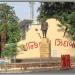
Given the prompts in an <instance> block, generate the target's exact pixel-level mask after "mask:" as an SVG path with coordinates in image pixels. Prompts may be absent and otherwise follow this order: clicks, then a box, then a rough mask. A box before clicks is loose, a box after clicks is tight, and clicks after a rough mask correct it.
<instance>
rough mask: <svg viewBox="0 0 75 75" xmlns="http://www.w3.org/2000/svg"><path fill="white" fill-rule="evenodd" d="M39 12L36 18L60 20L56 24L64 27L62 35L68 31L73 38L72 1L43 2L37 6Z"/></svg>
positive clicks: (73, 5) (74, 17) (73, 6)
mask: <svg viewBox="0 0 75 75" xmlns="http://www.w3.org/2000/svg"><path fill="white" fill-rule="evenodd" d="M38 11H39V12H40V14H39V16H38V20H39V21H41V19H45V20H47V19H48V18H56V19H57V20H59V21H60V22H61V25H58V26H59V27H61V28H64V27H65V29H64V36H65V34H66V33H68V35H69V37H70V38H71V39H72V40H75V25H74V24H75V22H74V20H75V3H74V2H43V3H41V6H40V7H39V9H38Z"/></svg>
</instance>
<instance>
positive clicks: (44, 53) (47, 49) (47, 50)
mask: <svg viewBox="0 0 75 75" xmlns="http://www.w3.org/2000/svg"><path fill="white" fill-rule="evenodd" d="M50 56H51V44H50V41H49V39H48V38H42V39H41V44H40V58H50Z"/></svg>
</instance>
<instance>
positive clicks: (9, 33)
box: [0, 3, 20, 57]
mask: <svg viewBox="0 0 75 75" xmlns="http://www.w3.org/2000/svg"><path fill="white" fill-rule="evenodd" d="M18 20H19V19H18V17H17V16H16V14H15V11H14V10H13V7H11V6H9V5H7V4H6V3H3V4H0V32H1V33H2V34H3V33H4V35H5V37H6V38H5V40H6V42H5V44H4V47H5V45H6V44H8V46H7V47H6V48H4V50H2V51H3V52H2V53H3V54H2V55H3V56H7V57H10V56H12V55H13V53H14V52H16V51H15V50H17V49H16V47H17V46H16V45H15V44H17V42H18V41H19V40H20V30H19V27H18ZM12 43H13V44H12Z"/></svg>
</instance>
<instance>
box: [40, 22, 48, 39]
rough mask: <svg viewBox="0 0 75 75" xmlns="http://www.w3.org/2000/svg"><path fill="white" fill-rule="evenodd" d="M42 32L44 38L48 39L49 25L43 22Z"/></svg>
mask: <svg viewBox="0 0 75 75" xmlns="http://www.w3.org/2000/svg"><path fill="white" fill-rule="evenodd" d="M41 30H42V34H43V38H46V34H47V30H48V23H47V22H45V21H43V22H42V24H41Z"/></svg>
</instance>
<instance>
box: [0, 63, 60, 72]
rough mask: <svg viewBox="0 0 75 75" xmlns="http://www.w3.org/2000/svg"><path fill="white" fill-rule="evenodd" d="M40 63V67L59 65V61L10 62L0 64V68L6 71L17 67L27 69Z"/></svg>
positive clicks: (38, 65)
mask: <svg viewBox="0 0 75 75" xmlns="http://www.w3.org/2000/svg"><path fill="white" fill-rule="evenodd" d="M40 64H41V67H42V68H47V67H52V66H59V65H60V64H59V63H28V64H27V63H26V64H25V63H12V64H0V69H1V70H3V69H4V70H5V71H8V70H9V69H12V68H13V69H14V68H19V69H20V70H27V68H30V67H34V68H35V67H38V68H40Z"/></svg>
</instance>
